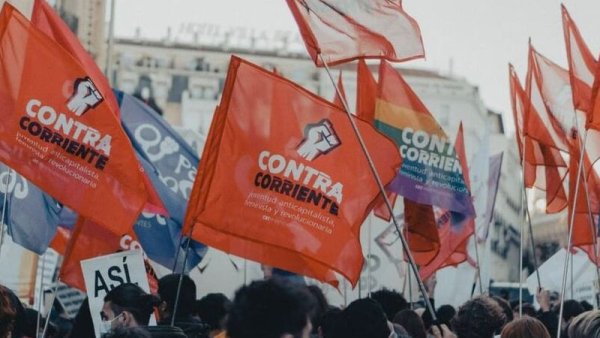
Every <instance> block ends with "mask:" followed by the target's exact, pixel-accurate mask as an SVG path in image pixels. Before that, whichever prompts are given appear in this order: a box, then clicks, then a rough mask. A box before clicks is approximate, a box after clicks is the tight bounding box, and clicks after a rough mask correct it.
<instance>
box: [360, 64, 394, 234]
mask: <svg viewBox="0 0 600 338" xmlns="http://www.w3.org/2000/svg"><path fill="white" fill-rule="evenodd" d="M356 74H357V75H356V116H358V117H359V118H361V119H363V120H365V121H367V122H369V123H371V124H373V123H374V122H375V103H376V100H377V90H378V89H377V81H375V78H374V77H373V73H371V71H370V70H369V67H368V66H367V64H366V63H365V60H363V59H359V60H358V66H357V71H356ZM386 194H387V196H388V200H389V201H390V204H391V205H392V207H393V206H394V204H395V203H396V199H397V198H398V194H396V193H394V192H390V191H387V192H386ZM380 200H381V201H380V202H378V203H377V204H376V205H375V207H374V209H373V212H374V214H375V216H377V217H379V218H381V219H384V220H386V221H388V222H389V221H390V220H391V219H392V214H391V213H390V211H389V209H388V208H387V206H386V205H385V202H384V201H383V198H381V197H380Z"/></svg>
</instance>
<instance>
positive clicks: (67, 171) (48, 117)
mask: <svg viewBox="0 0 600 338" xmlns="http://www.w3.org/2000/svg"><path fill="white" fill-rule="evenodd" d="M0 32H1V36H0V48H1V49H2V50H3V53H2V55H1V56H0V62H1V63H2V65H3V66H2V67H0V82H1V83H0V104H1V105H2V107H3V109H2V110H1V111H0V116H1V117H2V121H3V123H2V125H1V126H0V160H1V161H2V162H4V163H6V164H7V165H9V166H10V167H11V168H13V169H15V170H16V171H17V172H19V173H20V174H21V175H23V176H24V177H26V178H27V179H28V180H30V181H31V182H32V183H34V184H35V185H37V186H38V187H40V188H41V189H42V190H44V191H46V192H47V193H49V194H50V195H52V196H53V197H54V198H56V199H57V200H58V201H60V202H61V203H63V204H64V205H66V206H68V207H70V208H71V209H73V210H75V211H77V212H78V213H79V214H81V215H83V216H85V217H88V218H90V219H92V220H94V221H96V222H98V223H101V224H104V225H106V226H108V227H111V228H113V229H124V228H128V227H130V226H131V225H132V224H133V223H134V222H135V220H136V219H137V217H138V215H139V213H140V211H141V209H142V207H143V205H144V203H145V201H146V200H147V198H148V195H147V193H146V190H145V188H144V184H143V178H142V175H141V173H140V171H138V170H132V168H137V167H138V161H137V159H136V157H135V154H134V151H133V149H132V146H131V143H130V142H129V139H128V138H127V136H126V135H125V133H124V131H123V129H122V128H121V125H120V123H119V121H118V120H117V119H116V118H115V114H114V113H113V112H111V110H110V107H109V105H108V104H106V103H105V101H104V98H103V96H102V95H101V94H100V93H99V92H98V91H97V90H96V86H95V83H94V81H93V80H92V79H91V78H90V77H89V76H88V74H87V73H86V72H85V70H84V69H83V67H82V66H81V65H80V64H79V63H78V62H77V61H76V60H75V59H74V58H73V57H72V56H71V55H70V54H69V53H68V52H67V51H66V50H64V49H63V48H61V47H60V46H58V45H57V44H56V43H55V42H53V41H51V40H50V39H48V37H47V36H46V35H45V34H43V33H41V32H40V31H39V30H37V29H35V28H34V27H33V26H32V25H31V23H30V22H29V21H28V20H27V19H26V18H24V17H23V16H22V15H21V14H20V13H19V12H18V11H16V10H15V9H14V7H12V6H10V5H9V4H5V6H4V8H3V11H2V14H1V18H0ZM42 74H43V81H42V78H41V77H40V76H42Z"/></svg>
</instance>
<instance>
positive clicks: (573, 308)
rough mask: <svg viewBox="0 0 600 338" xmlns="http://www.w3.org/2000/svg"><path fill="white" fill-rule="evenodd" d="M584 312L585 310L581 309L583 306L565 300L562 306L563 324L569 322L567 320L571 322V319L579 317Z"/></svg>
mask: <svg viewBox="0 0 600 338" xmlns="http://www.w3.org/2000/svg"><path fill="white" fill-rule="evenodd" d="M584 311H585V310H584V309H583V306H581V304H579V302H578V301H576V300H573V299H569V300H566V301H565V304H564V305H563V314H562V317H563V319H564V320H565V322H569V320H571V318H575V317H577V316H579V315H580V314H582V313H583V312H584Z"/></svg>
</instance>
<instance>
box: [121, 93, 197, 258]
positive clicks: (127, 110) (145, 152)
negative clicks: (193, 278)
mask: <svg viewBox="0 0 600 338" xmlns="http://www.w3.org/2000/svg"><path fill="white" fill-rule="evenodd" d="M115 94H116V97H117V100H118V102H119V106H120V108H121V122H122V124H123V128H124V129H125V132H126V133H127V135H128V136H129V138H130V140H131V142H132V144H133V147H134V148H135V150H136V152H137V154H138V158H139V159H140V162H141V163H142V165H143V167H144V169H145V171H146V172H147V175H148V177H149V178H150V181H152V184H153V185H154V187H155V189H156V191H157V193H158V195H159V196H160V198H161V200H162V202H163V204H164V205H165V208H166V209H167V211H168V212H169V215H170V217H169V218H165V217H161V216H158V215H153V214H142V215H141V216H140V218H139V219H138V222H137V223H136V224H135V226H134V228H135V232H136V235H137V236H138V240H139V241H140V243H141V244H142V247H143V248H144V251H145V252H146V254H147V255H148V257H150V259H152V260H154V261H156V262H157V263H159V264H161V265H164V266H166V267H168V268H172V267H173V265H174V264H175V262H177V265H178V266H180V265H181V264H182V263H183V256H184V255H185V252H184V250H183V248H185V246H186V240H187V239H186V240H184V241H182V242H181V243H180V234H181V228H182V224H183V220H184V217H185V208H186V206H187V201H188V199H189V196H190V194H191V191H192V186H193V184H194V179H195V177H196V172H197V167H198V163H199V161H200V158H199V156H198V155H197V153H196V152H195V151H194V150H193V149H192V147H191V146H190V145H188V144H187V143H186V142H185V140H184V139H183V138H182V137H181V136H180V135H179V134H178V133H177V132H176V131H174V130H173V128H172V127H171V126H169V125H168V124H167V123H166V122H165V120H164V119H163V118H162V117H161V116H159V115H158V113H156V112H155V111H153V110H152V108H150V107H148V106H147V105H146V104H144V103H143V102H141V101H139V100H138V99H136V98H134V97H132V96H130V95H127V94H125V93H123V92H120V91H115ZM167 239H168V240H167ZM178 246H180V247H181V250H179V251H180V255H179V256H177V257H176V255H175V253H176V252H177V251H178V250H177V248H178ZM206 250H207V248H206V246H205V245H203V244H200V243H197V242H194V241H192V242H191V243H190V253H189V256H188V260H187V264H186V269H190V268H192V267H194V266H196V265H197V264H198V263H199V262H200V261H201V260H202V257H203V256H204V254H205V253H206Z"/></svg>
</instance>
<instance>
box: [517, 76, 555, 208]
mask: <svg viewBox="0 0 600 338" xmlns="http://www.w3.org/2000/svg"><path fill="white" fill-rule="evenodd" d="M509 75H510V89H511V102H512V108H513V116H514V121H515V129H516V139H517V146H518V149H519V154H520V158H521V162H522V159H523V147H524V146H525V151H526V154H525V163H524V164H525V187H527V188H532V187H534V186H535V187H536V188H538V189H540V190H543V191H545V192H546V212H548V213H555V212H559V211H561V210H563V209H564V208H565V207H566V206H567V195H566V192H565V188H564V183H565V178H566V176H567V175H566V174H567V170H566V168H567V164H566V163H565V161H564V159H563V158H562V155H561V153H560V151H559V150H558V149H555V148H552V147H549V146H548V145H545V144H541V143H540V142H538V141H537V140H535V139H532V138H531V137H529V136H526V135H525V133H524V130H523V124H524V120H525V114H526V112H528V113H529V114H531V115H532V117H531V118H532V119H534V118H535V119H536V121H538V122H539V115H538V113H537V111H536V110H535V108H534V107H533V106H532V105H531V104H530V102H529V100H528V99H527V97H526V93H525V91H524V90H523V87H522V86H521V83H520V81H519V78H518V77H517V74H516V72H515V70H514V68H513V67H512V65H510V66H509ZM540 123H541V122H540ZM540 128H543V127H540ZM524 143H525V144H524ZM538 171H539V174H538Z"/></svg>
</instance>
